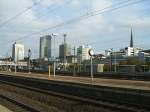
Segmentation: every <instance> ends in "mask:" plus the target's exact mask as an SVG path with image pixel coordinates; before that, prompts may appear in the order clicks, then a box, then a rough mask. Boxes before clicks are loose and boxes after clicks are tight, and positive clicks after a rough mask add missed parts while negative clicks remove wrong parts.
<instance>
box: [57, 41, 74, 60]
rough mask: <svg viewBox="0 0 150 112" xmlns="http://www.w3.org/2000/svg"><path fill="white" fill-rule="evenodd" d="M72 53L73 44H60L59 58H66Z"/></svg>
mask: <svg viewBox="0 0 150 112" xmlns="http://www.w3.org/2000/svg"><path fill="white" fill-rule="evenodd" d="M70 55H71V46H70V45H69V44H67V43H65V44H61V45H59V58H60V60H61V61H62V60H64V59H66V57H67V56H70ZM64 61H65V60H64Z"/></svg>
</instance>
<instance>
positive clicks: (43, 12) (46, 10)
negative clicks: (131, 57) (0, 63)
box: [0, 0, 150, 58]
mask: <svg viewBox="0 0 150 112" xmlns="http://www.w3.org/2000/svg"><path fill="white" fill-rule="evenodd" d="M138 1H140V2H138ZM132 2H138V3H137V4H132V5H126V6H125V7H122V8H118V9H115V10H112V9H114V8H116V7H119V4H120V3H125V4H128V3H129V4H130V3H132ZM35 3H37V4H36V5H34V6H33V4H35ZM149 4H150V0H41V1H40V2H39V0H0V45H1V47H0V57H6V55H10V56H11V54H12V44H13V43H14V42H15V41H18V42H21V43H23V44H24V45H25V55H26V56H27V51H28V49H29V48H31V51H32V57H34V58H38V57H39V39H40V37H41V36H44V35H51V34H52V33H56V34H57V37H56V54H57V55H58V48H59V45H60V44H61V43H63V34H67V43H69V44H70V45H71V47H72V48H73V47H74V46H75V47H76V48H77V47H78V46H80V45H90V46H91V47H92V48H93V50H94V52H95V53H104V50H106V49H110V48H113V49H114V50H115V51H116V50H119V49H121V48H125V47H127V46H129V41H130V31H131V28H132V30H133V39H134V46H135V47H139V48H143V49H150V44H149V42H150V13H149V12H150V5H149ZM31 6H33V7H32V8H30V7H31ZM27 8H30V9H29V10H26V9H27ZM25 10H26V11H25ZM96 11H99V13H97V14H96V15H94V14H95V13H96ZM21 12H24V13H22V14H21V15H20V16H17V17H16V18H14V19H11V20H10V21H8V22H6V21H7V20H9V19H10V18H12V17H14V16H15V15H17V14H20V13H21ZM83 15H86V16H87V15H93V16H90V17H88V18H82V19H81V20H79V19H77V20H78V21H72V22H70V24H63V23H66V22H67V21H69V20H73V19H75V18H78V17H81V16H83ZM4 22H6V23H5V24H3V23H4ZM62 24H63V25H62ZM55 26H57V27H55ZM47 28H49V29H48V30H45V29H47ZM44 30H45V31H44ZM39 31H42V32H40V33H36V32H39ZM53 52H54V49H52V54H53Z"/></svg>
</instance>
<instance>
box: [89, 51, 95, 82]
mask: <svg viewBox="0 0 150 112" xmlns="http://www.w3.org/2000/svg"><path fill="white" fill-rule="evenodd" d="M89 55H90V56H91V79H92V81H93V62H92V58H93V55H94V51H93V49H90V50H89Z"/></svg>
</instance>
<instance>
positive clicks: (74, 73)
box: [73, 47, 76, 76]
mask: <svg viewBox="0 0 150 112" xmlns="http://www.w3.org/2000/svg"><path fill="white" fill-rule="evenodd" d="M73 51H74V56H73V57H74V65H73V76H75V75H76V68H75V52H76V48H75V47H74V48H73Z"/></svg>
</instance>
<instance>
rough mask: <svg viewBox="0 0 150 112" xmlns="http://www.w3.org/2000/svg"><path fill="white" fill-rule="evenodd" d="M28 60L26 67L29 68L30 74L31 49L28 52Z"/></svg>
mask: <svg viewBox="0 0 150 112" xmlns="http://www.w3.org/2000/svg"><path fill="white" fill-rule="evenodd" d="M28 58H29V66H28V67H29V73H31V72H30V58H31V49H29V50H28Z"/></svg>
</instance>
